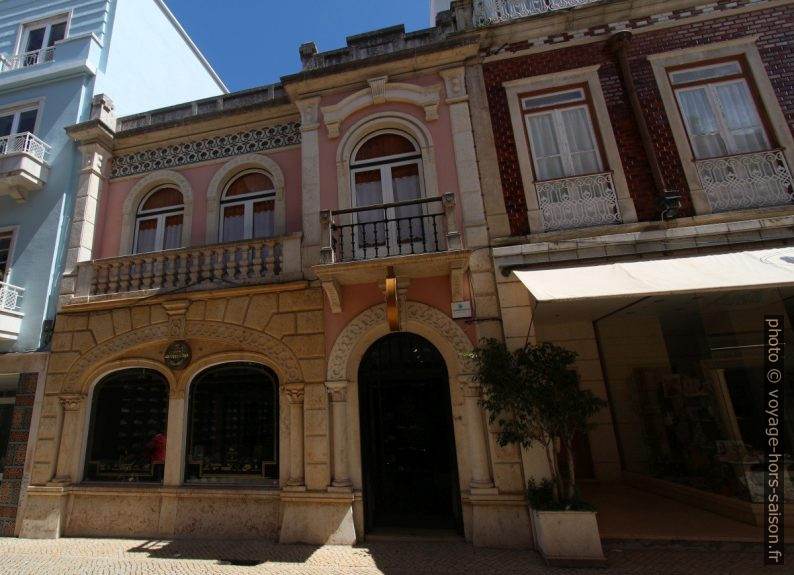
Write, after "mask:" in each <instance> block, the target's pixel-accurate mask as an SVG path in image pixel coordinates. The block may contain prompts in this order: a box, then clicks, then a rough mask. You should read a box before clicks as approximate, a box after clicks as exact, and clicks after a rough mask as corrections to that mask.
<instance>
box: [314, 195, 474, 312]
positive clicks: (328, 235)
mask: <svg viewBox="0 0 794 575" xmlns="http://www.w3.org/2000/svg"><path fill="white" fill-rule="evenodd" d="M321 221H322V225H323V238H324V239H323V247H322V251H321V260H322V263H321V264H320V265H316V266H314V267H313V268H312V271H313V272H314V273H315V274H317V277H319V278H320V280H321V281H322V282H323V288H324V289H325V291H326V294H327V295H328V299H329V301H330V303H331V309H332V311H333V312H335V313H339V312H340V311H341V289H340V286H343V285H354V284H363V283H373V282H378V281H381V280H383V279H384V278H385V277H386V275H387V272H390V273H393V274H394V275H395V276H396V277H402V278H411V277H431V276H441V275H450V276H451V277H452V283H453V285H452V292H453V298H455V297H457V299H453V301H460V300H461V299H462V297H461V296H460V292H461V286H460V282H461V281H462V274H463V271H464V270H465V269H466V267H467V266H468V252H466V251H463V250H462V249H461V240H460V234H459V233H458V231H457V224H456V220H455V195H454V194H444V195H443V196H440V197H432V198H422V199H419V200H409V201H404V202H394V203H389V204H378V205H372V206H364V207H358V208H349V209H341V210H326V211H323V212H321Z"/></svg>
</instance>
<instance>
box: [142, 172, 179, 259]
mask: <svg viewBox="0 0 794 575" xmlns="http://www.w3.org/2000/svg"><path fill="white" fill-rule="evenodd" d="M183 219H184V205H183V201H182V192H180V191H179V190H177V189H176V188H172V187H162V188H158V189H156V190H154V191H153V192H151V193H150V194H149V195H147V196H146V198H144V200H143V202H141V205H140V207H139V208H138V215H137V218H136V220H135V242H134V245H135V250H134V253H147V252H155V251H161V250H169V249H173V248H178V247H181V245H182V224H183Z"/></svg>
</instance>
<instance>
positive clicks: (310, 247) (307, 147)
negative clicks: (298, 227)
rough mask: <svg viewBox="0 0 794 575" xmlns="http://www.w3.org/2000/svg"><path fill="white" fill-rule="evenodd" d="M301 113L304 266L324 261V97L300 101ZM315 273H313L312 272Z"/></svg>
mask: <svg viewBox="0 0 794 575" xmlns="http://www.w3.org/2000/svg"><path fill="white" fill-rule="evenodd" d="M296 105H297V106H298V109H299V110H300V114H301V128H300V130H301V181H302V184H301V185H302V188H303V265H304V269H307V270H308V269H309V268H310V267H311V266H312V265H314V264H317V263H320V261H319V260H318V256H319V255H320V248H321V247H322V235H321V234H322V230H321V226H320V130H319V128H320V98H319V97H311V98H303V99H300V100H298V101H297V102H296ZM312 275H313V274H312Z"/></svg>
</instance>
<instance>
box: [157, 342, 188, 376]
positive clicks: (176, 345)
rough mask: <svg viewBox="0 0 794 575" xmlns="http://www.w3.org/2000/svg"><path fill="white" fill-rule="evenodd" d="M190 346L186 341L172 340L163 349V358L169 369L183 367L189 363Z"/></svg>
mask: <svg viewBox="0 0 794 575" xmlns="http://www.w3.org/2000/svg"><path fill="white" fill-rule="evenodd" d="M190 354H191V352H190V346H189V345H188V343H187V342H186V341H182V340H180V341H174V342H172V343H171V344H170V345H169V346H168V348H167V349H166V350H165V354H164V355H163V359H164V360H165V363H166V365H167V366H168V367H170V368H171V369H184V368H185V367H187V364H188V363H190Z"/></svg>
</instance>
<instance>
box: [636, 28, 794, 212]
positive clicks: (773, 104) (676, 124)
mask: <svg viewBox="0 0 794 575" xmlns="http://www.w3.org/2000/svg"><path fill="white" fill-rule="evenodd" d="M757 40H758V36H748V37H745V38H737V39H735V40H729V41H726V42H715V43H713V44H706V45H698V46H693V47H691V48H684V49H681V50H673V51H670V52H662V53H659V54H651V55H649V56H648V57H647V59H648V61H649V62H650V63H651V67H652V69H653V73H654V77H655V78H656V85H657V87H658V88H659V92H660V94H661V96H662V103H663V105H664V109H665V112H666V114H667V120H668V123H669V124H670V129H671V131H672V133H673V139H674V141H675V144H676V148H677V150H678V155H679V158H680V160H681V165H682V167H683V170H684V177H685V178H686V182H687V185H688V186H689V192H690V197H691V198H692V205H693V207H694V209H695V213H696V214H698V215H701V214H710V213H712V210H711V205H710V203H709V201H708V198H707V196H706V192H705V191H704V190H703V186H702V184H701V183H700V177H699V176H698V172H697V167H696V165H695V158H694V154H693V152H692V147H691V145H690V141H689V134H688V132H687V129H686V126H685V125H684V121H683V119H682V117H681V113H680V111H679V108H678V100H677V98H676V96H675V93H674V90H673V87H672V85H671V84H670V80H669V77H668V74H669V71H670V69H672V68H678V67H681V66H688V65H691V66H692V67H693V68H694V67H696V65H697V64H698V63H701V62H704V63H708V62H712V61H714V60H721V59H728V58H735V59H741V58H743V59H744V60H745V62H746V63H747V67H746V73H745V78H747V79H748V81H749V82H751V83H752V85H753V87H754V88H755V89H756V95H757V97H758V101H757V104H758V105H760V106H763V113H762V111H761V110H756V111H757V112H758V114H759V115H761V116H762V117H763V114H766V118H767V120H768V122H769V124H768V126H765V127H766V128H767V138H768V139H769V140H770V142H774V143H775V144H776V145H777V146H779V147H780V148H782V150H783V155H784V157H785V158H786V162H787V163H788V165H789V166H790V167H794V137H792V135H791V131H790V130H789V127H788V122H787V121H786V117H785V116H784V115H783V111H782V110H781V108H780V103H779V102H778V99H777V95H776V94H775V90H774V88H773V87H772V83H771V82H770V81H769V78H768V77H767V75H766V67H765V66H764V62H763V60H762V59H761V54H760V53H759V51H758V47H757V46H756V45H755V43H756V41H757ZM751 93H752V91H751Z"/></svg>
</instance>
